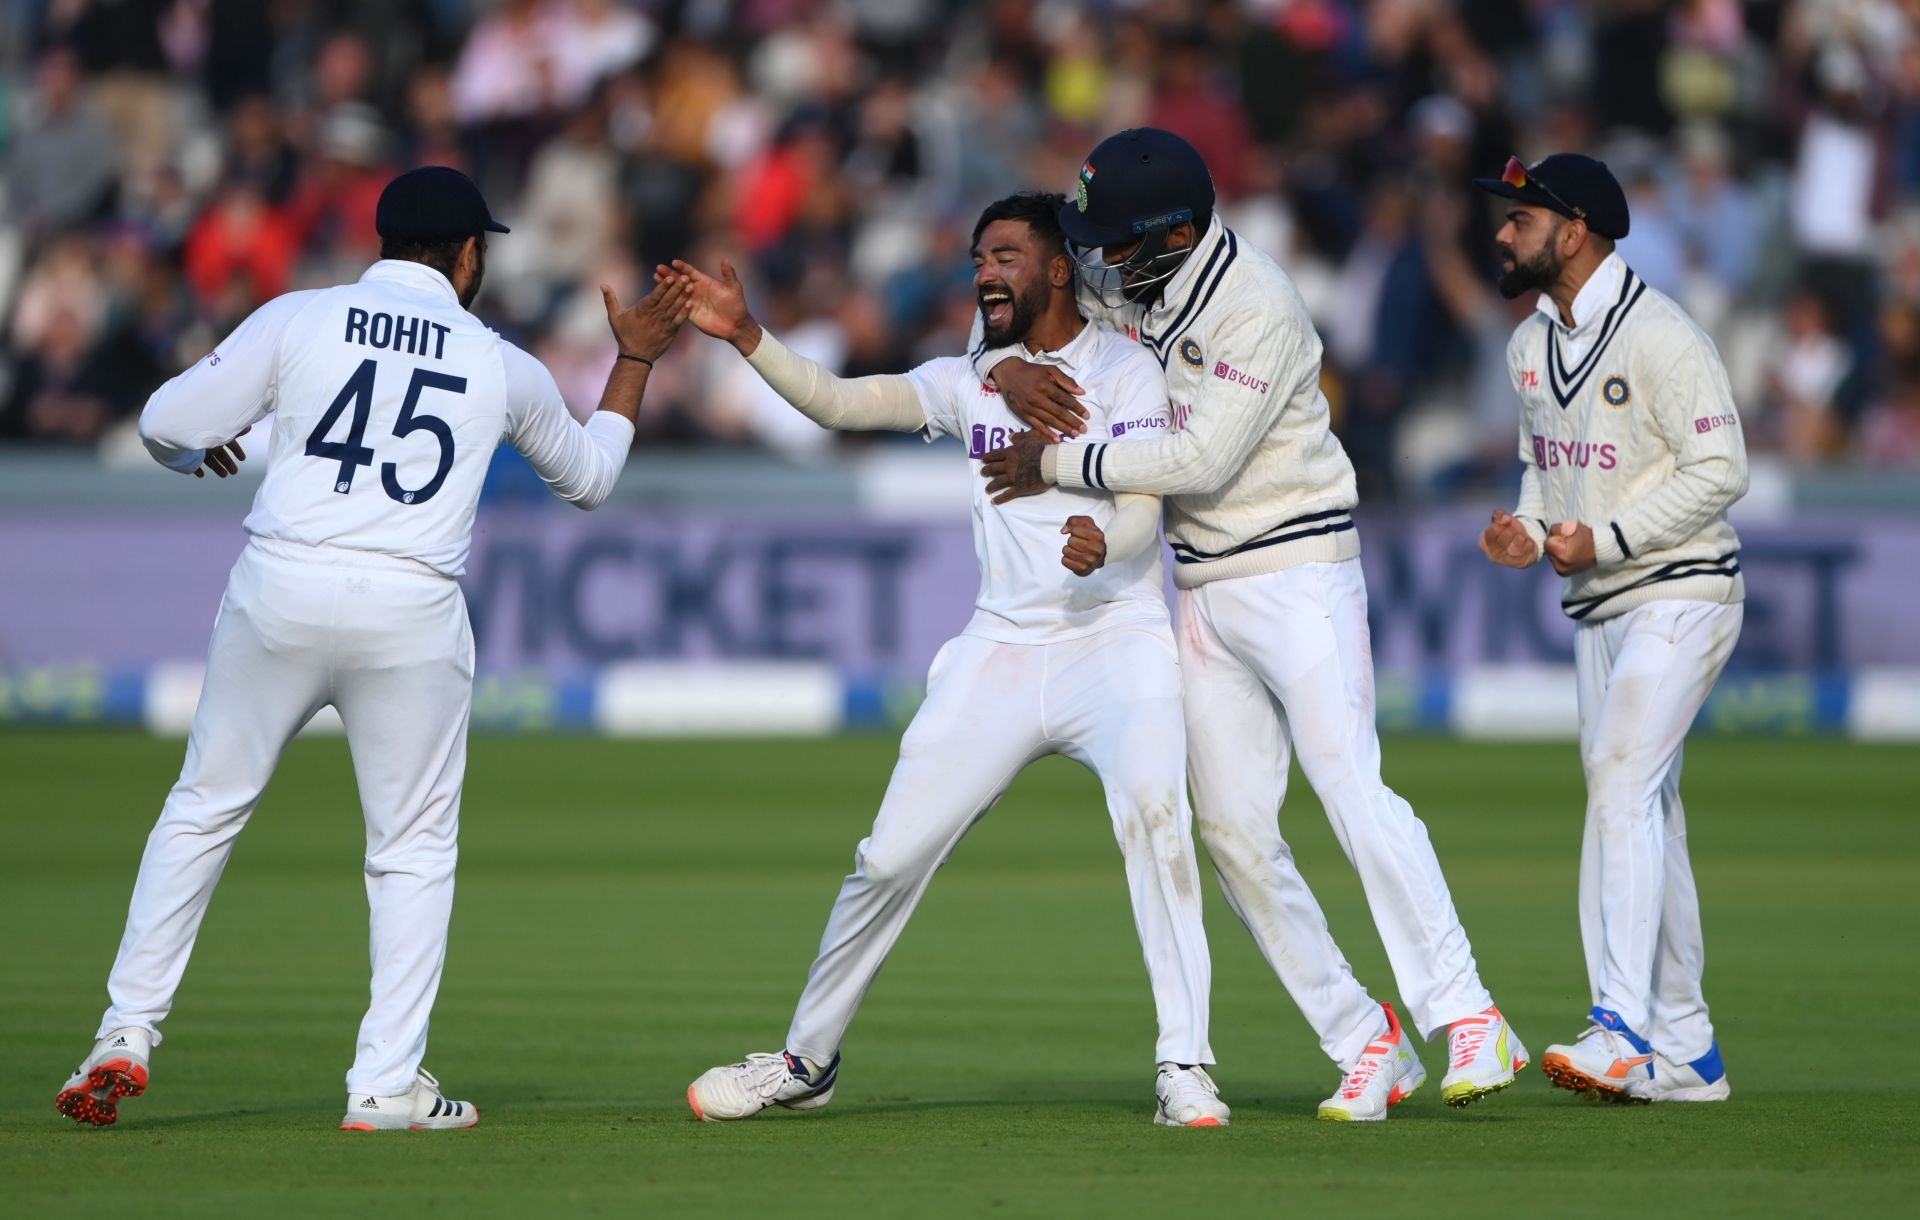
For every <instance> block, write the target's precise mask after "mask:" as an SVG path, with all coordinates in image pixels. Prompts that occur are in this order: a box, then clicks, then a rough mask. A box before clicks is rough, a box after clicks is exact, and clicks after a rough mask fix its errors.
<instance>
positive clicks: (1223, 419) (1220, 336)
mask: <svg viewBox="0 0 1920 1220" xmlns="http://www.w3.org/2000/svg"><path fill="white" fill-rule="evenodd" d="M1204 343H1205V347H1206V349H1207V350H1208V351H1209V352H1210V353H1211V358H1212V359H1213V360H1215V361H1216V362H1217V363H1224V364H1226V365H1228V366H1230V367H1231V368H1232V370H1233V372H1234V376H1233V377H1232V378H1231V379H1229V378H1227V377H1218V378H1214V379H1211V380H1209V381H1207V382H1206V383H1205V385H1204V388H1203V389H1202V391H1201V392H1200V393H1199V394H1198V395H1197V398H1196V401H1195V402H1194V404H1193V409H1192V411H1191V412H1190V413H1189V414H1188V416H1187V421H1186V426H1185V427H1184V428H1182V429H1181V430H1179V431H1177V432H1170V433H1169V434H1168V435H1167V436H1165V437H1164V438H1159V439H1155V440H1142V441H1139V442H1133V441H1128V442H1126V443H1125V444H1107V443H1098V442H1096V443H1094V444H1089V445H1084V446H1081V449H1082V452H1081V453H1079V454H1078V455H1077V456H1078V457H1079V459H1080V460H1079V461H1078V462H1075V461H1072V460H1070V459H1069V458H1067V457H1058V458H1056V459H1055V463H1054V466H1055V468H1054V471H1053V473H1054V476H1055V481H1056V482H1057V483H1058V484H1059V485H1060V486H1062V487H1096V488H1099V489H1101V490H1103V491H1147V492H1153V493H1155V494H1157V495H1163V496H1165V495H1181V494H1195V493H1200V494H1204V493H1207V492H1212V491H1217V490H1218V489H1219V488H1221V487H1222V486H1224V485H1225V484H1226V482H1227V481H1228V480H1229V479H1231V478H1232V477H1233V476H1234V475H1235V474H1236V473H1238V472H1239V470H1240V468H1241V467H1242V466H1244V465H1246V461H1247V456H1248V455H1249V454H1250V453H1252V452H1253V447H1254V446H1255V445H1256V444H1258V443H1259V441H1260V438H1261V437H1263V436H1265V435H1266V434H1267V432H1268V431H1269V430H1270V429H1271V428H1272V427H1273V424H1274V421H1275V420H1277V419H1279V417H1280V412H1281V411H1282V410H1283V409H1285V407H1286V404H1287V402H1288V401H1289V400H1290V399H1291V398H1292V397H1293V396H1294V395H1295V394H1300V393H1318V392H1319V375H1320V351H1319V340H1318V339H1317V338H1316V337H1315V336H1314V334H1313V330H1312V324H1311V323H1310V322H1308V321H1307V319H1306V315H1305V314H1304V313H1298V314H1297V316H1296V311H1287V312H1285V313H1282V312H1280V311H1277V310H1273V309H1246V310H1240V311H1238V312H1235V313H1232V314H1229V315H1228V316H1227V317H1225V318H1223V319H1222V320H1221V321H1220V323H1219V325H1217V326H1216V327H1214V328H1213V330H1212V331H1211V332H1209V334H1208V335H1207V336H1206V338H1205V341H1204Z"/></svg>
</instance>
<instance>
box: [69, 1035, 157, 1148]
mask: <svg viewBox="0 0 1920 1220" xmlns="http://www.w3.org/2000/svg"><path fill="white" fill-rule="evenodd" d="M152 1055H153V1034H152V1033H151V1032H149V1031H147V1030H144V1029H140V1028H137V1027H135V1026H127V1027H126V1028H124V1029H116V1030H113V1031H112V1032H110V1033H109V1034H107V1036H106V1037H104V1038H102V1039H100V1040H99V1041H98V1042H96V1043H94V1044H93V1053H92V1054H90V1055H88V1056H87V1059H86V1062H85V1063H82V1064H81V1065H80V1066H79V1067H77V1068H75V1069H74V1072H73V1075H72V1076H69V1077H68V1078H67V1083H66V1085H65V1087H63V1088H62V1089H61V1090H60V1096H58V1097H56V1098H55V1099H54V1102H53V1104H54V1105H55V1106H56V1107H57V1108H58V1109H59V1111H60V1113H62V1114H64V1115H66V1116H67V1117H68V1118H70V1119H72V1120H73V1121H74V1122H76V1123H86V1124H88V1125H89V1126H94V1127H111V1126H113V1123H114V1120H115V1119H117V1118H119V1117H120V1099H121V1098H122V1097H138V1096H140V1094H142V1093H144V1092H146V1091H147V1060H148V1059H150V1058H151V1057H152Z"/></svg>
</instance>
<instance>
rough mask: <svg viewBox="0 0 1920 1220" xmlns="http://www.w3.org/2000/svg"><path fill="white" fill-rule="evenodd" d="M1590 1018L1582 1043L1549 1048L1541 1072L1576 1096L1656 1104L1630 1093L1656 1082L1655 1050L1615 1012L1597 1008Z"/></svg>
mask: <svg viewBox="0 0 1920 1220" xmlns="http://www.w3.org/2000/svg"><path fill="white" fill-rule="evenodd" d="M1589 1016H1590V1017H1591V1018H1592V1020H1593V1024H1591V1025H1589V1026H1587V1031H1586V1032H1585V1033H1583V1034H1581V1035H1580V1039H1579V1041H1577V1042H1574V1043H1571V1044H1569V1045H1564V1046H1559V1045H1556V1046H1549V1047H1548V1048H1547V1053H1546V1056H1545V1057H1544V1058H1542V1059H1541V1060H1540V1070H1541V1071H1543V1072H1545V1073H1546V1074H1547V1079H1549V1080H1551V1081H1553V1083H1554V1084H1556V1085H1558V1086H1559V1087H1560V1088H1563V1089H1571V1090H1572V1091H1573V1092H1575V1093H1582V1094H1587V1095H1590V1096H1594V1097H1600V1098H1603V1099H1605V1100H1607V1101H1621V1102H1648V1101H1652V1100H1653V1098H1652V1097H1649V1096H1644V1095H1639V1094H1633V1093H1628V1092H1627V1091H1626V1089H1627V1086H1628V1085H1629V1084H1632V1083H1634V1082H1636V1081H1648V1082H1651V1081H1652V1079H1653V1048H1652V1047H1651V1046H1648V1045H1647V1040H1646V1039H1645V1038H1642V1037H1641V1036H1640V1035H1639V1034H1636V1033H1634V1032H1633V1030H1631V1029H1629V1028H1627V1023H1626V1022H1625V1021H1622V1020H1621V1019H1620V1014H1619V1013H1617V1012H1614V1011H1613V1010H1612V1009H1611V1008H1601V1007H1599V1006H1598V1005H1596V1006H1595V1007H1594V1008H1593V1010H1592V1012H1591V1013H1590V1014H1589Z"/></svg>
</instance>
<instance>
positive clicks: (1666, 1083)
mask: <svg viewBox="0 0 1920 1220" xmlns="http://www.w3.org/2000/svg"><path fill="white" fill-rule="evenodd" d="M1649 1066H1651V1067H1652V1068H1653V1076H1652V1078H1651V1079H1647V1080H1642V1079H1640V1078H1639V1077H1638V1076H1636V1077H1634V1078H1633V1079H1631V1080H1629V1081H1627V1083H1626V1087H1625V1088H1624V1090H1622V1091H1623V1092H1625V1093H1626V1094H1627V1095H1628V1097H1630V1098H1631V1099H1632V1100H1634V1101H1725V1100H1726V1099H1727V1098H1728V1097H1730V1096H1732V1094H1733V1086H1732V1085H1730V1084H1728V1083H1727V1069H1726V1066H1725V1065H1724V1064H1722V1063H1721V1062H1720V1044H1719V1043H1718V1042H1716V1043H1714V1044H1713V1045H1712V1046H1710V1047H1708V1048H1707V1053H1706V1054H1704V1055H1702V1056H1700V1057H1699V1058H1698V1059H1695V1060H1693V1061H1692V1062H1691V1063H1681V1062H1679V1061H1677V1060H1674V1059H1669V1058H1667V1057H1666V1056H1665V1055H1663V1054H1661V1053H1660V1052H1659V1051H1655V1052H1654V1053H1653V1063H1652V1064H1650V1065H1649Z"/></svg>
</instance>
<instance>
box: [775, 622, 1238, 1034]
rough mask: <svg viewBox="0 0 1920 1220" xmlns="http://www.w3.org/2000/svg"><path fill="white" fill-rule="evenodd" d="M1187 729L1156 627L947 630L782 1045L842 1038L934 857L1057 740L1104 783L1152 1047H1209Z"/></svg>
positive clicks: (1167, 650)
mask: <svg viewBox="0 0 1920 1220" xmlns="http://www.w3.org/2000/svg"><path fill="white" fill-rule="evenodd" d="M1184 737H1185V734H1184V732H1183V731H1182V728H1181V720H1180V673H1179V669H1178V665H1177V663H1176V661H1175V657H1174V648H1173V641H1172V640H1171V639H1169V638H1168V635H1167V633H1166V631H1165V629H1164V628H1163V629H1161V630H1158V631H1154V630H1150V629H1147V628H1142V627H1114V628H1109V629H1108V630H1105V631H1101V632H1097V633H1095V634H1093V635H1090V636H1085V637H1083V638H1081V639H1077V640H1069V641H1066V642H1064V643H1059V644H1043V645H1034V644H1000V643H996V642H994V641H992V640H986V639H981V638H979V637H977V636H970V635H963V636H959V637H957V638H955V639H953V640H950V641H948V642H947V644H946V645H945V646H944V647H942V648H941V649H940V652H939V655H937V656H936V657H934V659H933V666H932V668H931V669H930V670H929V671H928V674H927V699H926V702H925V703H923V704H922V705H921V707H920V711H919V712H918V714H916V715H915V716H914V718H913V723H912V724H910V725H909V726H908V727H907V731H906V734H905V736H903V737H902V738H901V739H900V761H899V762H898V763H896V764H895V766H894V769H893V778H892V779H891V780H890V781H889V782H888V784H887V794H886V796H885V798H884V799H883V800H882V801H881V803H880V813H879V815H878V816H877V817H875V818H874V822H873V832H872V833H871V834H870V835H868V836H867V838H865V839H864V840H862V841H861V843H860V846H859V847H858V848H856V849H855V850H854V867H853V872H852V873H851V874H850V875H849V876H848V877H847V879H846V880H845V881H844V882H843V883H842V884H841V886H840V896H839V897H838V898H837V899H835V900H834V904H833V913H832V914H831V915H830V916H829V917H828V919H827V929H826V932H825V933H824V934H823V935H822V936H821V938H820V955H819V956H818V957H817V958H815V959H814V963H813V968H812V969H811V970H810V971H809V972H808V974H807V985H806V989H805V990H804V991H803V992H802V993H801V995H800V1003H799V1006H798V1008H797V1009H796V1011H795V1012H794V1015H793V1025H792V1028H790V1029H789V1030H788V1032H787V1046H786V1049H787V1050H789V1051H791V1052H793V1053H794V1054H796V1055H804V1056H806V1057H807V1058H809V1059H811V1060H813V1061H814V1062H816V1063H826V1062H828V1061H830V1060H831V1059H832V1058H833V1057H834V1055H835V1054H836V1053H838V1051H839V1049H840V1043H841V1040H842V1039H843V1038H844V1037H845V1036H846V1032H847V1027H848V1026H849V1025H851V1024H852V1023H853V1015H854V1013H855V1012H856V1011H857V1010H858V1009H859V1007H860V1001H861V1000H863V999H864V998H866V994H867V989H868V988H869V987H871V986H872V985H873V980H874V978H875V976H877V975H878V974H879V973H880V967H881V965H882V964H883V963H885V961H886V960H887V954H888V953H889V952H890V951H891V950H892V949H893V945H894V942H895V941H897V940H898V939H899V938H900V933H901V932H902V931H903V930H904V929H905V928H906V926H907V920H908V918H910V917H911V916H912V914H913V909H914V907H915V906H917V905H918V904H919V902H920V896H921V895H922V894H924V893H925V892H926V889H927V885H928V883H930V882H931V881H932V880H933V874H934V872H935V871H936V870H938V869H939V867H940V866H941V865H942V864H944V863H945V862H946V859H947V857H948V855H950V854H951V853H952V851H953V849H954V847H955V846H956V845H957V844H958V843H959V842H960V839H961V837H962V836H963V835H965V834H966V833H967V831H968V829H970V828H971V827H972V826H973V824H974V823H975V822H977V821H979V820H980V819H981V817H983V816H985V814H986V812H987V810H988V809H990V808H992V807H993V803H994V802H995V801H997V800H999V799H1000V795H1001V794H1002V793H1003V792H1005V791H1006V790H1007V788H1008V786H1009V785H1010V784H1012V782H1013V777H1014V776H1016V775H1018V774H1019V773H1020V772H1021V770H1022V769H1024V768H1025V767H1026V765H1027V764H1028V763H1030V762H1033V761H1034V760H1035V759H1038V758H1041V757H1044V756H1045V755H1048V754H1064V755H1066V756H1067V757H1068V758H1071V759H1073V760H1074V761H1076V762H1079V763H1081V764H1083V765H1084V766H1086V767H1087V768H1088V769H1090V770H1091V771H1092V772H1093V773H1094V774H1095V775H1096V776H1098V777H1099V779H1100V784H1101V787H1102V788H1104V789H1105V791H1106V798H1107V812H1108V815H1109V816H1110V817H1111V819H1112V822H1113V833H1114V837H1115V838H1116V839H1118V840H1119V843H1120V853H1121V856H1122V857H1123V859H1124V861H1125V865H1126V874H1127V887H1128V890H1129V892H1130V893H1131V895H1132V899H1133V919H1134V927H1135V928H1136V929H1137V930H1138V932H1139V934H1140V947H1141V950H1142V951H1143V953H1144V954H1145V956H1146V962H1147V977H1148V980H1149V982H1150V984H1151V986H1152V989H1153V1002H1154V1007H1155V1009H1156V1011H1157V1012H1158V1014H1159V1021H1160V1036H1159V1041H1158V1044H1157V1047H1156V1050H1155V1056H1156V1059H1157V1060H1158V1061H1161V1062H1169V1061H1170V1062H1174V1063H1212V1062H1213V1049H1212V1048H1211V1047H1210V1046H1209V1045H1208V1043H1207V1003H1208V989H1209V988H1210V987H1211V985H1212V973H1213V965H1212V960H1211V959H1210V958H1209V957H1208V956H1207V934H1206V930H1205V928H1204V927H1203V926H1202V924H1201V919H1200V871H1199V866H1198V864H1197V863H1196V862H1195V856H1194V850H1193V830H1192V817H1191V814H1190V812H1189V809H1188V805H1187V801H1186V783H1185V746H1184V742H1183V738H1184Z"/></svg>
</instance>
